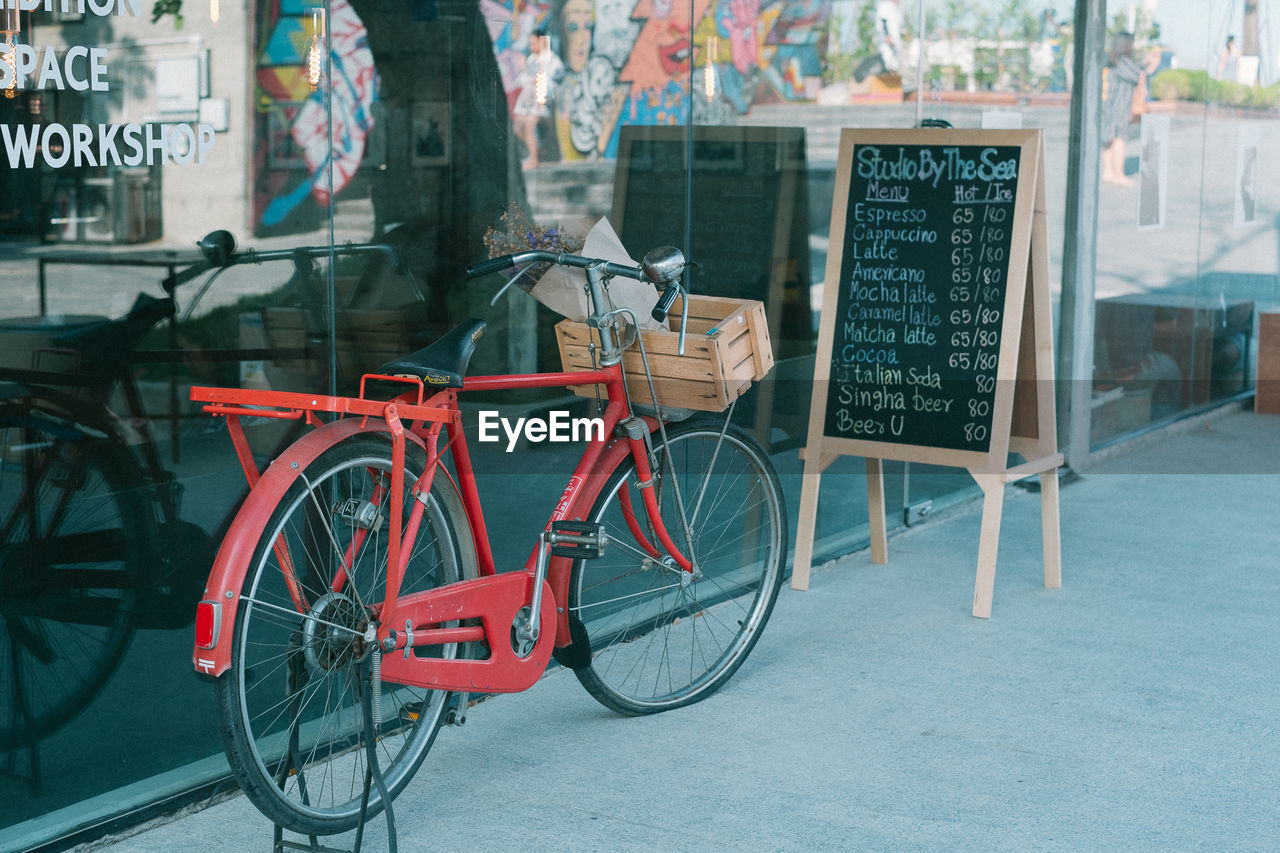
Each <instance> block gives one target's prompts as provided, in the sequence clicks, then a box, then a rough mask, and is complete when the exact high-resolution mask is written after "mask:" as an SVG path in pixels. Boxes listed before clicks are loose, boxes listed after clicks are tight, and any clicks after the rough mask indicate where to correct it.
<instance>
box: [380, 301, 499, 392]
mask: <svg viewBox="0 0 1280 853" xmlns="http://www.w3.org/2000/svg"><path fill="white" fill-rule="evenodd" d="M485 328H487V327H486V326H485V322H484V320H476V319H474V318H473V319H470V320H467V321H466V322H465V323H460V324H458V325H457V326H454V327H453V328H452V329H450V330H449V331H448V332H446V333H445V334H444V335H443V336H442V337H441V338H440V339H439V340H437V341H436V342H435V343H432V344H429V345H427V346H425V347H423V348H422V349H420V350H418V351H417V352H415V353H410V354H409V355H405V356H401V357H400V358H397V359H393V360H391V361H388V362H387V363H386V364H384V365H382V367H380V368H378V372H379V373H381V374H383V375H385V376H412V377H414V378H417V379H421V380H422V381H423V383H424V384H426V385H429V386H431V387H433V388H461V387H462V377H463V376H465V375H466V373H467V362H469V361H471V354H472V353H474V352H475V351H476V341H478V340H480V338H481V337H483V336H484V330H485Z"/></svg>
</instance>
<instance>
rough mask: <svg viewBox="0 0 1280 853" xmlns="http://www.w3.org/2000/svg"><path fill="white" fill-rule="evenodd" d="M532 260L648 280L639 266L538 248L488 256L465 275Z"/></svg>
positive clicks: (476, 274) (505, 267)
mask: <svg viewBox="0 0 1280 853" xmlns="http://www.w3.org/2000/svg"><path fill="white" fill-rule="evenodd" d="M533 261H548V262H550V263H553V264H559V265H560V266H563V267H578V268H580V269H587V268H588V267H594V266H599V267H600V268H601V270H602V271H603V272H604V274H605V275H620V276H622V277H623V278H634V279H635V280H636V281H649V278H648V276H646V275H645V274H644V270H643V269H642V268H641V267H633V266H629V265H627V264H619V263H614V262H613V261H606V260H604V259H603V258H584V257H582V256H581V255H570V254H569V253H567V252H545V251H542V250H540V249H535V250H533V251H529V252H517V253H515V254H513V255H501V256H499V257H496V258H490V259H489V260H487V261H481V262H480V263H478V264H471V265H470V266H468V267H467V277H468V278H475V277H477V276H482V275H488V274H489V273H491V272H497V271H498V270H504V269H508V268H510V267H514V266H518V265H519V264H527V263H531V262H533Z"/></svg>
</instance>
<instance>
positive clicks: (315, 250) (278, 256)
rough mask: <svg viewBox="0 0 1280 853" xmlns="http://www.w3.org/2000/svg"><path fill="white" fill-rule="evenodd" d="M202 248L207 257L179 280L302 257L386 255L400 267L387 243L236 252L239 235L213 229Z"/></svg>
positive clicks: (395, 255) (394, 251) (180, 276)
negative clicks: (237, 267) (218, 270)
mask: <svg viewBox="0 0 1280 853" xmlns="http://www.w3.org/2000/svg"><path fill="white" fill-rule="evenodd" d="M196 245H197V246H199V247H200V251H201V253H202V254H203V255H204V260H203V261H199V262H197V263H194V264H192V265H191V266H189V267H187V268H186V269H185V270H183V271H182V272H180V273H178V274H177V275H176V276H174V277H175V278H176V279H177V283H178V284H181V283H183V282H185V281H190V280H191V279H192V278H195V277H196V276H198V275H200V274H202V273H205V272H208V271H209V270H211V269H226V268H227V267H234V266H240V265H242V264H261V263H266V262H269V261H288V260H293V261H297V260H302V259H308V258H326V257H328V256H329V255H370V254H383V255H386V256H387V257H388V258H390V259H391V262H392V264H393V265H395V266H396V267H399V266H400V255H399V253H397V252H396V250H395V248H394V247H392V246H389V245H387V244H386V243H343V244H341V245H333V246H298V247H295V248H292V249H269V250H267V251H258V250H256V249H245V250H243V251H241V252H236V241H235V237H233V236H232V235H231V232H229V231H212V232H210V233H209V234H207V235H205V236H204V238H203V239H201V240H199V241H198V242H197V243H196Z"/></svg>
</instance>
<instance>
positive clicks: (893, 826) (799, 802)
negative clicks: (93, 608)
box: [91, 410, 1280, 853]
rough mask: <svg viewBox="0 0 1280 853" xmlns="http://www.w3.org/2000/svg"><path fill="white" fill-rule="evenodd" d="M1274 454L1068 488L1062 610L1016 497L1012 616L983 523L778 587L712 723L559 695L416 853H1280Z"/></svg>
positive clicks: (421, 800)
mask: <svg viewBox="0 0 1280 853" xmlns="http://www.w3.org/2000/svg"><path fill="white" fill-rule="evenodd" d="M1277 448H1280V418H1276V417H1266V416H1258V415H1254V414H1252V412H1248V411H1242V410H1233V411H1231V412H1228V413H1227V414H1220V415H1217V416H1214V417H1210V418H1206V419H1204V420H1201V421H1199V422H1196V423H1194V424H1191V425H1184V426H1183V427H1182V428H1180V429H1174V430H1166V431H1164V432H1161V433H1158V434H1156V435H1154V436H1152V437H1151V438H1150V439H1148V440H1139V441H1135V442H1130V443H1128V444H1126V445H1123V446H1121V447H1120V448H1119V449H1117V450H1116V451H1114V452H1112V453H1111V454H1110V455H1108V456H1107V457H1106V458H1105V459H1103V460H1102V461H1101V462H1099V463H1097V464H1096V465H1094V466H1093V467H1092V468H1091V469H1090V470H1087V471H1084V472H1082V476H1081V478H1080V479H1079V480H1078V481H1077V482H1074V483H1072V484H1071V485H1069V486H1067V487H1066V488H1064V489H1063V490H1062V507H1061V512H1062V552H1063V587H1062V589H1059V590H1046V589H1044V588H1043V586H1042V576H1041V555H1040V542H1039V535H1040V534H1039V531H1040V524H1039V501H1038V499H1037V496H1036V495H1035V494H1029V493H1027V492H1024V491H1023V490H1022V489H1020V488H1016V487H1011V488H1010V489H1009V490H1008V495H1007V498H1006V507H1005V513H1004V523H1003V529H1002V538H1001V547H1000V554H999V565H998V571H997V576H996V588H995V602H994V608H993V615H992V618H991V619H990V620H978V619H974V618H973V617H972V616H970V615H969V609H970V605H971V598H972V589H973V578H974V562H975V559H976V551H977V540H978V528H979V522H980V513H979V511H978V508H979V507H980V502H974V503H971V504H968V505H966V506H964V507H962V508H960V509H958V510H956V511H952V512H950V513H949V514H947V515H945V516H944V517H942V518H939V519H937V520H934V521H931V522H930V523H928V524H927V525H925V526H923V527H915V528H911V529H908V530H905V531H903V532H901V533H900V534H899V535H897V536H895V537H894V538H892V539H891V540H890V548H889V562H888V564H887V565H872V564H871V563H870V562H869V559H868V556H867V554H866V552H862V553H858V554H854V555H851V556H849V557H846V558H843V559H841V560H839V561H836V562H834V563H829V564H827V565H824V566H819V567H816V568H815V570H814V573H813V577H812V586H811V588H810V590H809V591H807V592H797V591H794V590H791V589H789V588H784V590H783V592H782V595H781V597H780V599H779V601H778V605H777V608H776V610H775V612H774V615H773V618H772V620H771V621H770V623H769V625H768V628H767V629H766V631H765V634H764V636H763V638H762V639H761V641H760V643H759V645H758V646H757V648H756V650H755V651H754V652H753V654H752V656H751V658H750V660H749V661H748V662H747V663H746V665H745V666H744V667H743V668H742V670H741V671H740V672H739V673H738V674H737V676H736V677H735V678H734V679H733V680H732V681H731V682H730V683H729V684H728V685H727V686H726V687H725V688H724V689H723V690H721V691H720V692H719V693H718V694H716V695H715V696H713V697H711V698H710V699H708V700H706V701H705V702H702V703H700V704H698V705H694V706H692V707H689V708H684V709H680V710H678V711H674V712H670V713H667V714H662V715H658V716H654V717H647V718H639V719H627V718H622V717H618V716H615V715H613V714H611V713H609V712H608V711H606V710H605V709H603V708H602V707H600V706H599V705H597V704H596V703H595V702H594V701H593V700H592V699H591V698H590V697H589V696H588V695H587V694H586V693H585V691H583V690H582V689H581V688H580V687H579V685H578V683H577V680H576V679H575V678H574V677H573V675H572V673H570V672H568V671H565V670H554V671H552V672H551V673H549V674H548V675H547V676H546V677H544V678H543V680H542V681H541V682H539V684H537V685H536V686H535V687H534V688H533V689H532V690H530V691H528V692H527V693H524V694H519V695H512V696H502V697H498V698H495V699H491V700H489V701H487V702H484V703H483V704H481V705H479V706H478V707H476V708H473V709H472V712H471V714H470V717H469V720H468V722H467V725H466V726H465V727H464V728H462V729H446V730H445V731H443V732H442V734H441V736H440V738H439V740H438V741H437V743H436V746H435V747H434V749H433V750H432V752H431V754H430V755H429V756H428V757H427V760H426V762H425V764H424V765H423V768H422V770H421V771H420V772H419V774H418V776H417V778H416V779H415V780H414V781H413V782H412V783H411V784H410V786H409V789H408V790H407V791H406V792H405V793H404V794H403V795H402V796H401V797H399V798H398V799H397V800H396V801H395V808H396V815H397V818H398V821H397V830H398V840H399V849H400V850H401V851H425V850H464V849H477V850H505V849H518V848H519V849H527V850H535V851H541V850H574V851H578V850H606V851H642V850H664V851H669V850H690V851H692V850H744V851H745V850H749V851H759V850H975V849H983V850H991V849H995V850H1019V851H1021V850H1098V849H1125V850H1192V849H1221V850H1227V849H1229V850H1236V851H1243V850H1273V849H1275V845H1276V839H1278V838H1280V761H1277V760H1276V759H1277V757H1278V754H1280V749H1278V742H1280V734H1278V732H1277V723H1276V720H1277V712H1280V682H1278V681H1277V679H1276V665H1277V663H1278V662H1280V660H1278V658H1280V653H1278V652H1277V649H1280V617H1278V616H1277V614H1280V574H1278V573H1277V571H1276V555H1277V553H1280V524H1277V520H1280V514H1278V513H1277V504H1278V502H1280V454H1277V452H1276V450H1277ZM328 843H329V844H331V845H332V846H335V847H343V846H344V845H346V846H347V847H349V846H350V843H351V837H350V836H345V837H338V838H333V839H329V840H328ZM91 847H92V849H95V850H110V851H120V852H121V853H123V852H124V851H129V853H152V852H153V851H156V852H157V853H158V851H165V853H175V851H177V853H181V851H199V853H215V851H253V850H262V851H268V850H270V849H271V826H270V824H269V823H268V822H267V821H266V820H265V819H264V818H262V817H261V816H260V815H259V814H258V813H257V812H256V811H255V810H254V808H253V807H252V806H251V805H250V804H249V803H248V802H247V801H246V800H245V799H244V798H243V797H235V798H233V799H231V800H229V801H226V802H222V803H220V804H218V805H214V806H212V807H210V808H207V809H204V810H200V811H196V812H194V813H191V814H187V815H185V816H183V817H181V818H178V819H176V820H169V821H167V822H163V823H159V824H157V825H153V826H151V827H149V828H147V829H145V830H144V831H142V832H140V833H138V834H136V835H133V836H132V837H129V838H120V839H115V840H113V841H104V842H97V843H95V844H94V845H92V846H91ZM364 849H365V850H366V851H382V850H386V849H387V843H386V825H385V823H384V822H383V820H382V818H380V817H379V818H378V819H376V820H374V821H373V823H372V824H371V825H370V827H369V830H368V833H367V836H366V840H365V846H364Z"/></svg>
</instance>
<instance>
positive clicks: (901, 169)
mask: <svg viewBox="0 0 1280 853" xmlns="http://www.w3.org/2000/svg"><path fill="white" fill-rule="evenodd" d="M1021 153H1022V152H1021V149H1020V148H1018V147H1016V146H1009V145H999V146H997V145H950V144H946V143H941V144H933V145H927V144H926V145H920V144H916V145H906V144H903V143H901V142H893V143H881V142H862V143H858V144H856V145H855V146H854V149H853V170H852V174H851V175H850V178H849V182H848V187H849V190H848V202H847V206H846V208H845V221H844V238H843V241H842V246H841V249H842V251H841V258H842V262H841V267H840V275H839V278H838V279H837V280H836V281H834V282H830V283H829V285H828V286H834V287H836V288H837V295H836V303H835V316H834V317H833V318H830V320H829V321H830V322H833V324H834V339H833V343H832V350H831V381H830V384H829V386H828V388H827V400H826V406H825V409H826V422H825V426H824V428H823V434H824V435H826V436H828V437H833V438H851V439H871V440H875V441H889V442H895V443H900V444H912V445H929V446H933V447H943V448H951V449H954V450H972V451H977V452H980V453H986V452H987V451H988V450H989V449H990V446H991V435H992V412H993V407H994V403H995V390H996V367H997V365H998V364H999V358H1000V333H1001V326H1002V323H1003V320H1004V307H1005V294H1006V290H1007V285H1008V283H1009V266H1010V264H1009V260H1010V256H1011V254H1012V253H1011V248H1012V242H1013V231H1014V228H1013V226H1014V224H1015V223H1016V221H1017V220H1016V218H1015V216H1014V210H1015V208H1016V206H1017V200H1018V191H1017V190H1018V174H1019V165H1020V163H1019V161H1020V158H1021ZM1024 263H1025V262H1024ZM1025 269H1026V267H1025V265H1024V266H1023V270H1025ZM1021 284H1022V282H1021V281H1019V285H1021Z"/></svg>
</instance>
